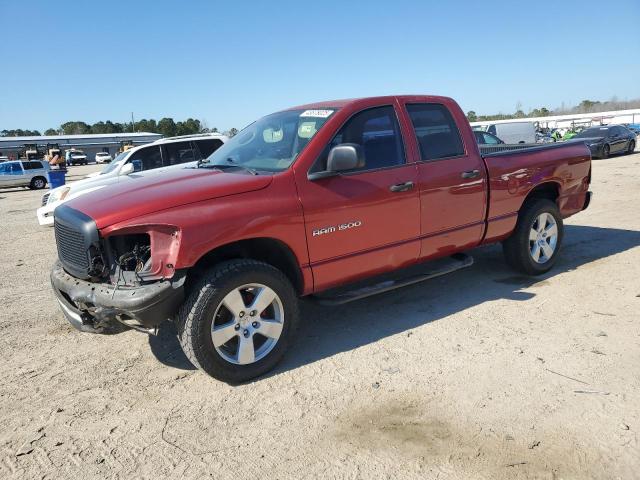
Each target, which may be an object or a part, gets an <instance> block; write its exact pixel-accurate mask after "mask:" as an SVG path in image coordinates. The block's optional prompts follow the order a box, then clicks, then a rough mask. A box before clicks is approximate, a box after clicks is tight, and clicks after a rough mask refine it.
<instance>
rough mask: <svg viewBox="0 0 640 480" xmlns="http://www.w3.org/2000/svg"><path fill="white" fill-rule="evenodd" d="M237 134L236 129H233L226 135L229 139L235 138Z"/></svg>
mask: <svg viewBox="0 0 640 480" xmlns="http://www.w3.org/2000/svg"><path fill="white" fill-rule="evenodd" d="M237 134H238V129H237V128H235V127H234V128H232V129H231V130H229V132H228V133H227V135H228V136H229V137H235V136H236V135H237Z"/></svg>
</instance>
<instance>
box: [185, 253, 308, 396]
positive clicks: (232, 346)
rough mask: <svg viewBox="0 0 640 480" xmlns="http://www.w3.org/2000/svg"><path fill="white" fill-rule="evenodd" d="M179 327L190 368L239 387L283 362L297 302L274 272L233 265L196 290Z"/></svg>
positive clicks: (262, 266)
mask: <svg viewBox="0 0 640 480" xmlns="http://www.w3.org/2000/svg"><path fill="white" fill-rule="evenodd" d="M177 323H178V338H179V340H180V345H181V346H182V349H183V350H184V353H185V355H186V356H187V358H189V360H190V361H191V363H193V364H194V365H195V366H196V367H198V368H200V369H201V370H204V371H205V372H207V373H208V374H209V375H211V376H212V377H214V378H216V379H218V380H222V381H224V382H228V383H232V384H237V383H241V382H244V381H247V380H250V379H252V378H255V377H258V376H260V375H262V374H264V373H266V372H268V371H269V370H271V369H272V368H274V367H275V366H276V364H277V363H278V362H279V361H280V360H281V359H282V357H283V356H284V353H285V351H286V349H287V348H288V347H289V344H290V343H291V342H292V341H293V337H294V336H295V332H296V330H297V327H298V323H299V313H298V298H297V295H296V292H295V290H294V288H293V286H292V285H291V282H289V280H288V278H287V277H286V276H285V275H284V274H283V273H282V272H280V271H279V270H278V269H276V268H275V267H273V266H271V265H269V264H266V263H263V262H259V261H256V260H231V261H228V262H223V263H221V264H219V265H217V266H215V267H214V268H212V269H211V270H209V271H208V272H207V273H206V274H205V275H204V278H203V279H202V280H201V281H200V282H199V283H198V284H197V285H195V286H194V288H193V289H192V290H191V294H190V295H189V296H188V298H187V300H186V301H185V303H184V304H183V305H182V307H181V308H180V311H179V313H178V322H177Z"/></svg>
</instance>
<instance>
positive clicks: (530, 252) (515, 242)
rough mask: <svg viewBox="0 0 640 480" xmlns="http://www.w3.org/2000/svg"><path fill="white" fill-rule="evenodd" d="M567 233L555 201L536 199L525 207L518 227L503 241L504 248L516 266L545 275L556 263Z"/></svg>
mask: <svg viewBox="0 0 640 480" xmlns="http://www.w3.org/2000/svg"><path fill="white" fill-rule="evenodd" d="M563 236H564V225H563V223H562V216H561V215H560V211H559V210H558V206H557V205H556V204H555V202H552V201H551V200H547V199H543V198H539V199H533V200H530V201H528V202H527V203H525V205H524V206H523V208H522V210H521V211H520V214H519V215H518V223H517V224H516V228H515V230H514V231H513V233H512V234H511V236H510V237H509V238H507V239H506V240H505V241H504V242H502V248H503V252H504V255H505V258H506V260H507V263H508V264H509V265H510V266H511V267H512V268H513V269H515V270H517V271H519V272H522V273H525V274H527V275H541V274H543V273H545V272H548V271H549V270H550V269H551V268H552V267H553V265H554V264H555V262H556V259H557V257H558V252H559V250H560V245H561V244H562V238H563Z"/></svg>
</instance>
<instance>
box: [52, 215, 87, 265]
mask: <svg viewBox="0 0 640 480" xmlns="http://www.w3.org/2000/svg"><path fill="white" fill-rule="evenodd" d="M55 231H56V243H57V244H58V257H59V258H60V261H61V262H62V264H63V265H64V266H66V267H71V268H70V270H77V271H80V270H82V271H84V272H87V271H88V270H89V257H88V256H87V248H86V246H85V245H86V244H85V239H84V235H83V233H82V232H81V231H78V230H75V229H74V228H72V227H69V226H67V225H63V224H62V223H60V222H55Z"/></svg>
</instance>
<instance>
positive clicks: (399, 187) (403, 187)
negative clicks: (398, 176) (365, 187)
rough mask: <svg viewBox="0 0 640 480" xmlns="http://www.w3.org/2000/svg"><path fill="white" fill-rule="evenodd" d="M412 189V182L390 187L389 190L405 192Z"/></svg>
mask: <svg viewBox="0 0 640 480" xmlns="http://www.w3.org/2000/svg"><path fill="white" fill-rule="evenodd" d="M412 188H413V182H404V183H396V184H395V185H391V186H390V187H389V190H391V191H392V192H406V191H407V190H411V189H412Z"/></svg>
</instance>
